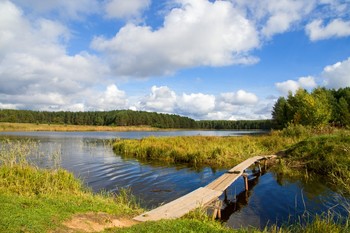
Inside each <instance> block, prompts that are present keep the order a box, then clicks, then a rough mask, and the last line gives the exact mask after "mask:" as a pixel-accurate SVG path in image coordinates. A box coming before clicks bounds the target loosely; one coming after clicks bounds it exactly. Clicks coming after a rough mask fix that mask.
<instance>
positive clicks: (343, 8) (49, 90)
mask: <svg viewBox="0 0 350 233" xmlns="http://www.w3.org/2000/svg"><path fill="white" fill-rule="evenodd" d="M349 86H350V0H255V1H254V0H216V1H215V0H210V1H209V0H47V1H42V0H0V109H27V110H40V111H109V110H117V109H131V110H140V111H152V112H160V113H169V114H178V115H182V116H187V117H191V118H193V119H196V120H201V119H207V120H241V119H246V120H251V119H269V118H271V111H272V108H273V106H274V103H275V102H276V100H277V99H278V98H279V97H280V96H287V95H288V92H289V91H291V92H292V93H293V92H295V91H296V90H297V89H298V88H304V89H307V90H309V91H312V90H313V89H314V88H316V87H326V88H335V89H338V88H343V87H349Z"/></svg>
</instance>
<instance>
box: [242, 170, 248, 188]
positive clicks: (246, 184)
mask: <svg viewBox="0 0 350 233" xmlns="http://www.w3.org/2000/svg"><path fill="white" fill-rule="evenodd" d="M242 176H243V179H244V187H245V190H246V191H248V174H247V173H243V174H242Z"/></svg>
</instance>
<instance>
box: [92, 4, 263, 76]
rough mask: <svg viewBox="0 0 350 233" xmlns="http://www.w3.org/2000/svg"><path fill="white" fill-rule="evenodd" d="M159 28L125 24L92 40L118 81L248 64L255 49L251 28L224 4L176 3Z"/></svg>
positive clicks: (257, 40)
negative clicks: (121, 78)
mask: <svg viewBox="0 0 350 233" xmlns="http://www.w3.org/2000/svg"><path fill="white" fill-rule="evenodd" d="M179 3H180V4H181V6H180V7H177V8H173V9H172V10H171V11H170V12H169V13H168V14H167V15H166V17H165V19H164V24H163V26H162V27H160V28H159V29H156V30H154V29H152V28H151V27H148V26H137V25H135V24H127V25H126V26H124V27H122V28H121V29H120V30H119V32H118V33H117V34H116V35H115V37H113V38H111V39H106V38H104V37H102V36H100V37H96V38H95V39H94V40H93V42H92V45H91V46H92V48H94V49H96V50H98V51H101V52H103V53H104V54H105V55H106V56H107V57H108V58H109V62H110V63H111V67H112V69H113V71H114V72H115V73H116V74H118V75H124V76H138V77H145V76H152V75H164V74H170V73H173V72H175V71H176V70H177V69H181V68H187V67H195V66H225V65H232V64H251V63H255V62H257V59H256V58H254V57H251V56H249V55H248V52H249V51H250V50H252V49H254V48H257V47H258V46H259V38H258V34H257V31H256V29H255V27H254V25H253V24H251V23H250V22H249V20H247V19H246V18H245V17H244V16H243V15H242V14H241V13H240V11H238V10H236V9H235V8H234V7H233V5H232V4H231V3H230V2H227V1H215V2H213V3H212V2H209V1H206V0H197V1H189V0H183V1H179Z"/></svg>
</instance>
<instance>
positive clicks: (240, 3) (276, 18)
mask: <svg viewBox="0 0 350 233" xmlns="http://www.w3.org/2000/svg"><path fill="white" fill-rule="evenodd" d="M231 2H233V3H234V4H235V5H236V6H237V7H238V8H240V9H241V10H242V11H244V12H246V14H247V15H248V16H249V19H250V20H252V21H254V22H255V24H256V25H258V27H259V29H260V30H259V32H260V34H261V36H262V37H263V38H271V37H272V36H274V35H276V34H279V33H283V32H286V31H288V30H290V29H291V28H292V26H293V25H294V24H296V23H298V22H300V21H302V19H303V18H305V17H306V16H307V15H308V14H310V12H311V11H312V10H313V9H314V8H315V6H316V4H315V3H316V1H314V0H310V1H303V0H297V1H295V0H281V1H270V0H260V1H245V0H231Z"/></svg>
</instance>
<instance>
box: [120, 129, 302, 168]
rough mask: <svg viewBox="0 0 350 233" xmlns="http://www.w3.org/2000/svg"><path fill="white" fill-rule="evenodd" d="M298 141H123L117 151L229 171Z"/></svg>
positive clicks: (268, 138)
mask: <svg viewBox="0 0 350 233" xmlns="http://www.w3.org/2000/svg"><path fill="white" fill-rule="evenodd" d="M298 140H299V138H291V137H285V136H283V135H281V134H277V133H272V135H268V136H266V135H265V136H243V137H204V136H187V137H162V138H156V137H148V138H144V139H140V140H135V139H120V140H117V141H116V142H115V143H114V146H113V148H114V151H115V152H116V153H117V154H121V155H125V156H133V157H136V158H140V159H147V160H156V161H164V162H168V163H187V164H190V165H192V166H202V165H209V166H212V167H227V168H229V167H230V166H232V165H235V164H237V163H240V162H242V161H244V160H245V159H247V158H249V157H252V156H255V155H267V154H274V153H276V152H278V151H279V150H283V149H285V147H286V146H288V145H292V144H293V143H295V142H297V141H298Z"/></svg>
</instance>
